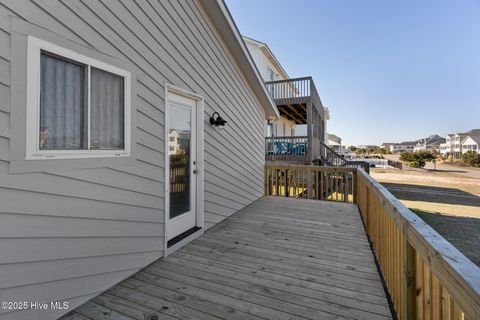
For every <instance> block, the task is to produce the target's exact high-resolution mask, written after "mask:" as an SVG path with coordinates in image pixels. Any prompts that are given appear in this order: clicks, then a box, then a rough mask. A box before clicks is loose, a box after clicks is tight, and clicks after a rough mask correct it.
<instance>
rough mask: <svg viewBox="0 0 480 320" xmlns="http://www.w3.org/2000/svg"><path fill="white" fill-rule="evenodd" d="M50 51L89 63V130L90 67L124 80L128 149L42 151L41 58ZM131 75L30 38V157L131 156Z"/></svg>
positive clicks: (28, 87) (95, 60)
mask: <svg viewBox="0 0 480 320" xmlns="http://www.w3.org/2000/svg"><path fill="white" fill-rule="evenodd" d="M42 51H46V52H48V53H52V54H54V55H57V56H59V58H66V59H69V60H73V61H75V62H78V63H81V64H84V65H86V66H87V69H88V71H87V72H88V73H87V77H88V79H87V99H88V101H87V108H88V111H87V112H88V121H87V130H88V131H89V132H90V115H91V114H90V82H91V75H90V70H91V68H92V67H94V68H97V69H100V70H104V71H107V72H110V73H113V74H115V75H118V76H121V77H123V79H124V130H123V134H124V137H123V138H124V148H123V149H117V150H98V149H86V150H41V149H40V141H39V140H40V70H41V68H40V67H41V66H40V58H41V52H42ZM131 81H132V80H131V74H130V72H129V71H126V70H124V69H121V68H118V67H115V66H112V65H110V64H107V63H105V62H102V61H99V60H97V59H94V58H91V57H88V56H85V55H83V54H80V53H77V52H75V51H73V50H70V49H66V48H63V47H61V46H58V45H55V44H53V43H50V42H48V41H44V40H41V39H38V38H35V37H33V36H30V35H29V36H28V39H27V114H26V155H25V158H26V160H45V159H82V158H116V157H129V156H130V155H131V139H132V137H131V136H132V128H131V108H132V106H131V83H132V82H131ZM87 139H88V141H87V142H88V146H90V134H88V138H87Z"/></svg>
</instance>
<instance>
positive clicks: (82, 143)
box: [39, 53, 87, 150]
mask: <svg viewBox="0 0 480 320" xmlns="http://www.w3.org/2000/svg"><path fill="white" fill-rule="evenodd" d="M85 73H86V67H85V66H84V65H81V64H77V63H72V62H70V61H68V60H64V59H60V58H57V57H54V56H51V55H48V54H45V53H42V55H41V70H40V77H41V80H40V83H41V85H40V86H41V87H40V145H39V148H40V149H42V150H75V149H86V148H87V126H86V123H87V118H86V117H87V110H86V109H87V108H86V99H85V96H86V94H85V89H86V85H85V79H86V75H85Z"/></svg>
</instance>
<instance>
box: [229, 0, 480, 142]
mask: <svg viewBox="0 0 480 320" xmlns="http://www.w3.org/2000/svg"><path fill="white" fill-rule="evenodd" d="M226 3H227V5H228V8H229V9H230V11H231V13H232V15H233V17H234V19H235V21H236V23H237V26H238V28H239V29H240V32H241V33H242V34H244V35H246V36H250V37H252V38H255V39H258V40H260V41H263V42H266V43H267V44H268V45H269V47H270V49H271V50H272V51H273V52H274V54H275V55H276V57H277V59H278V60H279V61H280V63H281V64H282V65H283V67H284V68H285V69H286V71H287V73H288V74H289V76H290V77H297V76H306V75H311V76H313V78H314V80H315V83H316V86H317V89H318V91H319V93H320V96H321V98H322V101H323V104H324V105H326V106H328V107H329V108H330V114H331V120H330V122H329V124H328V126H329V132H331V133H335V134H337V135H339V136H341V137H342V138H343V139H344V144H380V143H382V142H396V141H404V140H413V139H417V138H421V137H424V136H427V135H430V134H433V133H438V134H440V135H441V136H445V135H446V134H447V133H451V132H460V131H467V130H469V129H472V128H480V0H422V1H418V0H402V1H392V0H390V1H389V0H362V1H359V0H226Z"/></svg>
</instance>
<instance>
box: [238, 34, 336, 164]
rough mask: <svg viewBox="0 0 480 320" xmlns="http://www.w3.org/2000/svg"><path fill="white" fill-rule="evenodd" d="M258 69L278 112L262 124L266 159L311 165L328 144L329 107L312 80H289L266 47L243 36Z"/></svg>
mask: <svg viewBox="0 0 480 320" xmlns="http://www.w3.org/2000/svg"><path fill="white" fill-rule="evenodd" d="M243 39H244V41H245V43H246V46H247V48H248V50H249V52H250V55H251V57H252V58H253V60H254V62H255V64H256V66H257V69H258V70H259V72H260V74H261V75H262V77H263V80H264V81H265V83H266V85H267V90H268V92H269V93H270V95H271V96H272V98H273V99H274V101H275V103H276V105H277V108H278V110H279V113H280V118H279V119H277V120H272V119H270V120H269V121H268V122H267V123H266V124H265V137H266V143H265V145H266V155H265V156H266V159H267V160H269V161H277V160H278V161H284V162H285V161H286V162H296V163H312V162H313V161H315V160H318V159H320V158H321V157H322V151H321V150H322V144H323V146H326V145H327V143H328V142H327V140H328V138H327V120H328V119H330V113H329V110H328V108H326V107H324V106H323V104H322V102H321V100H320V97H319V95H318V92H317V90H316V88H315V84H314V82H313V79H312V77H303V78H295V79H291V78H289V77H288V75H287V73H286V72H285V70H284V69H283V67H282V66H281V65H280V63H279V62H278V60H277V59H276V58H275V56H274V54H273V53H272V51H271V50H270V49H269V47H268V45H267V44H265V43H263V42H261V41H258V40H255V39H252V38H249V37H243Z"/></svg>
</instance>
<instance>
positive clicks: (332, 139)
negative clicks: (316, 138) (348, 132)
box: [328, 133, 345, 154]
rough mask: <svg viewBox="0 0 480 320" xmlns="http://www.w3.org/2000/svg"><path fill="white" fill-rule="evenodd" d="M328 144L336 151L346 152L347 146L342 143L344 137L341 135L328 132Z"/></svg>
mask: <svg viewBox="0 0 480 320" xmlns="http://www.w3.org/2000/svg"><path fill="white" fill-rule="evenodd" d="M328 145H329V146H330V147H331V148H332V149H333V150H335V152H338V153H339V154H345V146H343V145H342V138H340V137H339V136H337V135H334V134H331V133H328Z"/></svg>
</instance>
